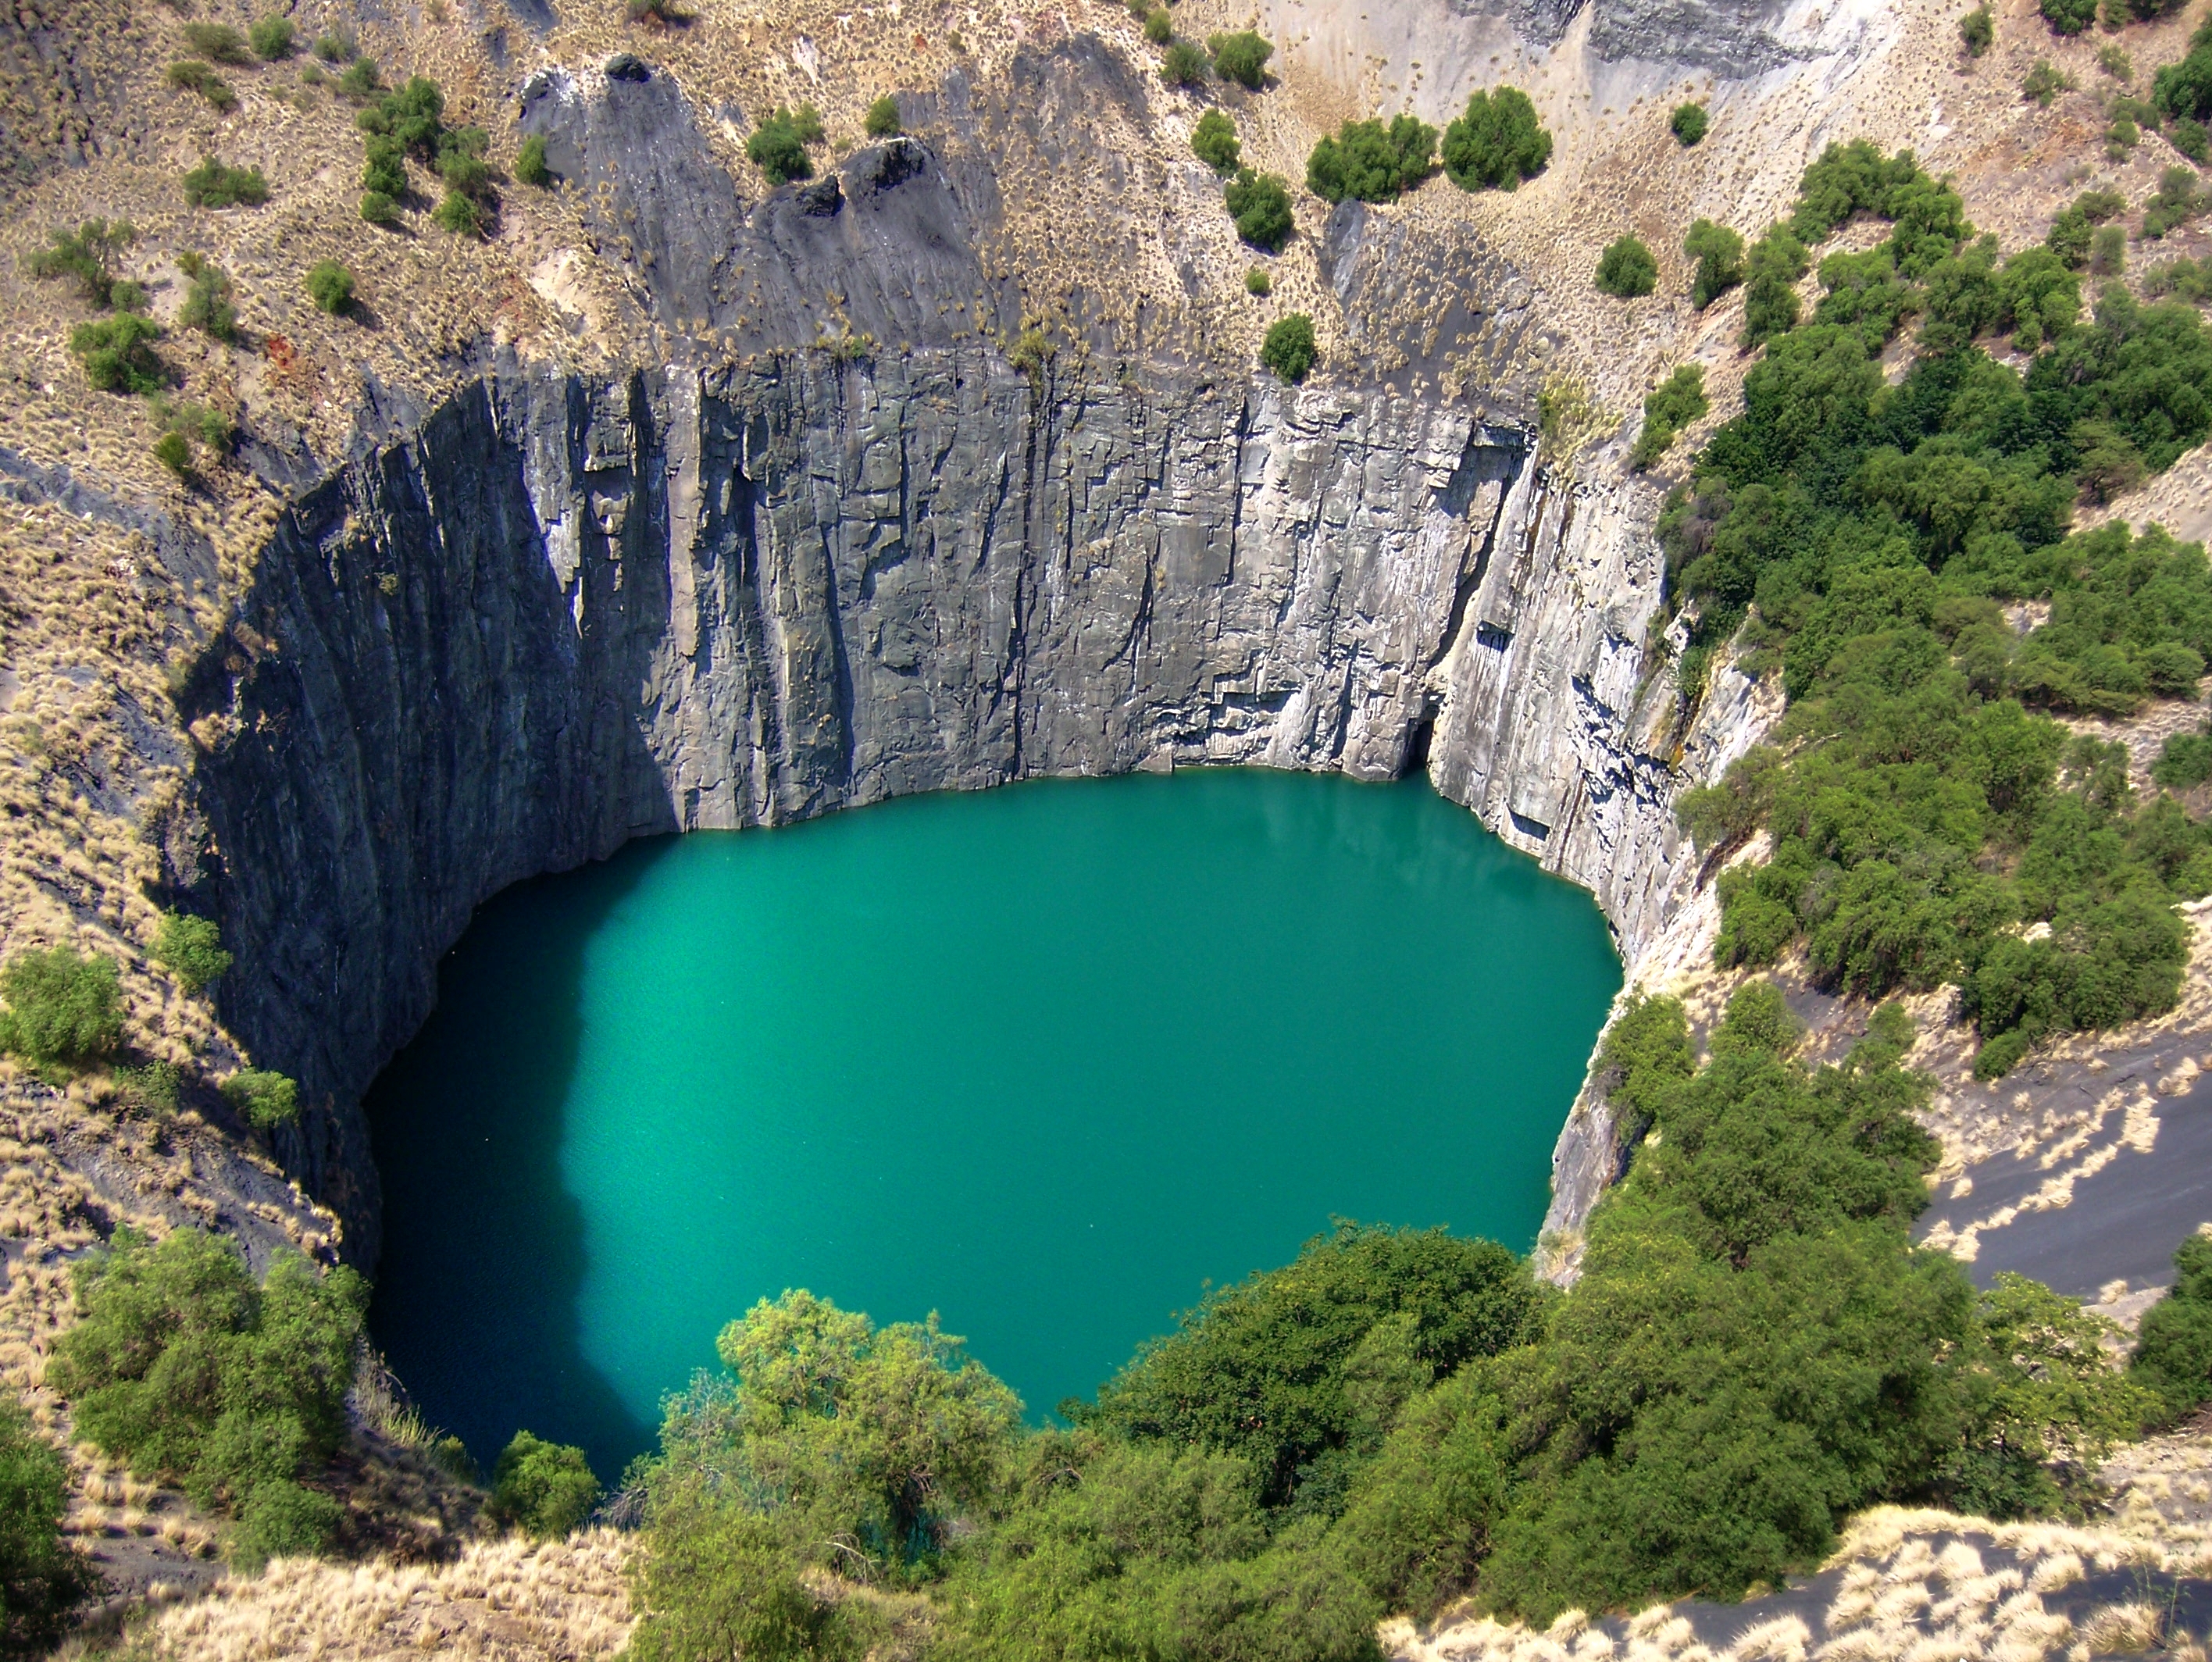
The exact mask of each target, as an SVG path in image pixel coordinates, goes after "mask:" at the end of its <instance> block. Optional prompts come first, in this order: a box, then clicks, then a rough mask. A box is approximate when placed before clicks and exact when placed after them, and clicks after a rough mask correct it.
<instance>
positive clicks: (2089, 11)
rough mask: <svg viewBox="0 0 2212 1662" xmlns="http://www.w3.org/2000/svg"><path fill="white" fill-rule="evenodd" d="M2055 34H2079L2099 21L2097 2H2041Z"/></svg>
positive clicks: (2055, 0) (2056, 0) (2051, 0)
mask: <svg viewBox="0 0 2212 1662" xmlns="http://www.w3.org/2000/svg"><path fill="white" fill-rule="evenodd" d="M2039 3H2040V5H2041V8H2042V11H2043V21H2045V22H2046V23H2048V24H2050V25H2051V33H2053V34H2079V33H2081V31H2082V30H2084V29H2086V28H2087V27H2089V25H2090V24H2092V23H2093V22H2095V21H2097V0H2039Z"/></svg>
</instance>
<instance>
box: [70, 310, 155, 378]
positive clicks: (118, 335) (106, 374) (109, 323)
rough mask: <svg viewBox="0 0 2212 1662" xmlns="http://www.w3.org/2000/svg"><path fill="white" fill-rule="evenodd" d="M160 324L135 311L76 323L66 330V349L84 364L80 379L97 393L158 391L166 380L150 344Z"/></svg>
mask: <svg viewBox="0 0 2212 1662" xmlns="http://www.w3.org/2000/svg"><path fill="white" fill-rule="evenodd" d="M160 338H161V326H160V325H158V324H156V323H155V321H154V320H153V319H152V318H144V317H141V316H139V315H138V314H137V312H118V313H116V315H115V316H113V317H112V318H99V319H97V320H95V321H94V322H92V323H85V324H79V325H77V326H76V328H75V329H73V330H71V331H70V341H69V346H70V351H71V352H72V353H74V354H75V355H76V356H77V358H78V359H79V360H81V361H82V363H83V365H84V379H85V380H86V382H87V383H88V385H91V386H92V387H93V389H94V391H100V392H131V393H138V394H141V395H143V394H146V393H152V392H158V391H161V387H162V385H163V384H164V383H165V382H166V381H167V379H168V373H167V369H166V368H165V367H163V365H162V363H161V359H159V358H158V357H156V356H155V354H154V344H153V343H155V341H157V340H159V339H160Z"/></svg>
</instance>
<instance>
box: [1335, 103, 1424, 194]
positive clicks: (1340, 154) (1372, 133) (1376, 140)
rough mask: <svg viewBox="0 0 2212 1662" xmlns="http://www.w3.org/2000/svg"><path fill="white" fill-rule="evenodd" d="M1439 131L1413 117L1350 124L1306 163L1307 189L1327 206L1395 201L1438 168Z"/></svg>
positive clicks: (1406, 116) (1345, 125)
mask: <svg viewBox="0 0 2212 1662" xmlns="http://www.w3.org/2000/svg"><path fill="white" fill-rule="evenodd" d="M1436 149H1437V130H1436V129H1435V128H1433V127H1431V126H1430V125H1429V124H1427V123H1426V122H1425V121H1422V120H1419V118H1416V117H1413V116H1411V115H1400V116H1395V117H1394V118H1392V119H1391V121H1390V124H1389V126H1387V127H1386V126H1384V125H1383V123H1381V122H1380V121H1347V122H1346V123H1345V124H1344V125H1343V126H1342V127H1341V128H1340V130H1338V132H1337V134H1336V136H1334V138H1330V137H1324V138H1322V140H1321V142H1320V143H1317V144H1316V145H1315V146H1314V148H1313V154H1312V155H1310V157H1308V158H1307V160H1306V189H1308V190H1309V191H1312V192H1313V193H1314V194H1315V195H1316V196H1317V197H1321V198H1322V200H1323V201H1325V202H1344V201H1346V200H1348V199H1351V198H1353V197H1357V198H1358V200H1360V201H1362V202H1395V201H1396V200H1397V199H1398V197H1400V195H1401V194H1402V193H1403V192H1405V191H1408V190H1411V189H1412V188H1413V186H1414V185H1418V184H1419V183H1420V182H1421V180H1423V179H1426V178H1427V177H1428V176H1429V170H1430V169H1431V167H1434V166H1435V165H1436Z"/></svg>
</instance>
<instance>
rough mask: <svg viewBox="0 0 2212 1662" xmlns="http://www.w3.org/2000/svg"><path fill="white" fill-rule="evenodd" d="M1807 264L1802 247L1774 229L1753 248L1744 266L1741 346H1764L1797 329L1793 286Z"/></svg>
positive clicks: (1785, 231) (1786, 231)
mask: <svg viewBox="0 0 2212 1662" xmlns="http://www.w3.org/2000/svg"><path fill="white" fill-rule="evenodd" d="M1807 264H1808V256H1807V254H1806V252H1805V245H1804V244H1803V243H1802V242H1800V241H1799V240H1797V238H1796V234H1794V233H1793V232H1791V231H1790V229H1789V228H1788V227H1785V226H1781V225H1777V226H1774V227H1771V228H1770V229H1769V230H1768V231H1767V234H1765V236H1763V237H1761V238H1760V239H1759V240H1758V241H1757V242H1755V243H1753V244H1752V246H1751V253H1750V256H1749V258H1747V261H1746V262H1745V264H1744V294H1743V343H1744V345H1745V346H1747V347H1755V346H1759V345H1763V344H1764V343H1766V342H1767V341H1770V340H1771V339H1773V337H1775V336H1777V335H1780V334H1783V333H1785V332H1786V331H1790V330H1792V329H1795V328H1796V326H1797V312H1798V305H1797V289H1796V284H1797V282H1798V280H1799V279H1800V278H1802V276H1804V275H1805V271H1806V267H1807Z"/></svg>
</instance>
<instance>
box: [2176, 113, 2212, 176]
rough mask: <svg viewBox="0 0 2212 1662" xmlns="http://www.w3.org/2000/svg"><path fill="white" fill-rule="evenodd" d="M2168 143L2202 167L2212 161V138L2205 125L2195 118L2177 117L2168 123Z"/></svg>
mask: <svg viewBox="0 0 2212 1662" xmlns="http://www.w3.org/2000/svg"><path fill="white" fill-rule="evenodd" d="M2166 143H2169V144H2171V145H2172V146H2173V148H2174V149H2177V150H2179V151H2180V152H2181V154H2182V155H2185V156H2187V157H2188V158H2189V159H2190V160H2191V161H2193V162H2195V163H2196V164H2197V166H2198V167H2203V166H2204V165H2205V164H2206V163H2207V162H2208V161H2212V136H2207V135H2206V133H2205V130H2204V124H2203V122H2201V121H2199V120H2197V119H2196V118H2194V117H2193V116H2185V115H2183V116H2176V117H2175V118H2173V119H2172V121H2171V122H2169V123H2167V124H2166Z"/></svg>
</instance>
